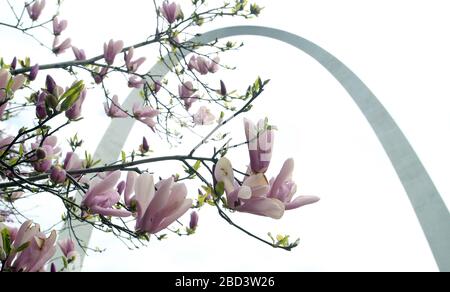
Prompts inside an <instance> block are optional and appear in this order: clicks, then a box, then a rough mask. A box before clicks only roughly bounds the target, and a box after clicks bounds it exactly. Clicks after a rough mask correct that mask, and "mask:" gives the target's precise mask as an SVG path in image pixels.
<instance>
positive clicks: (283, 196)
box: [214, 157, 319, 219]
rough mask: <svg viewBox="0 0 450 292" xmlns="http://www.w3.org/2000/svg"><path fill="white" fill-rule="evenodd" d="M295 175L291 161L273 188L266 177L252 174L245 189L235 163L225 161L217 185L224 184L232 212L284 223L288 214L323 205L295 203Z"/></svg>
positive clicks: (218, 170)
mask: <svg viewBox="0 0 450 292" xmlns="http://www.w3.org/2000/svg"><path fill="white" fill-rule="evenodd" d="M292 171H293V160H292V159H289V160H287V161H286V163H285V166H284V167H283V169H282V171H281V172H280V174H279V175H278V177H277V178H276V179H274V180H272V183H271V184H270V185H269V183H268V181H267V179H266V177H265V175H264V174H263V173H258V174H252V175H250V176H248V177H246V178H245V180H244V182H243V183H242V185H239V184H238V183H237V182H236V181H235V178H234V172H233V167H232V165H231V162H230V161H229V160H228V159H227V158H225V157H223V158H222V159H220V160H219V162H218V163H217V164H216V167H215V171H214V176H215V178H216V180H217V182H222V183H223V184H224V188H225V192H226V194H227V201H228V207H229V208H231V209H234V210H236V211H239V212H246V213H251V214H255V215H260V216H266V217H270V218H273V219H280V218H281V217H283V215H284V212H285V210H291V209H295V208H299V207H301V206H305V205H308V204H312V203H315V202H317V201H319V198H317V197H314V196H300V197H298V198H297V199H295V200H294V201H292V198H293V195H294V194H295V192H296V186H295V183H294V182H293V181H292V180H291V177H292Z"/></svg>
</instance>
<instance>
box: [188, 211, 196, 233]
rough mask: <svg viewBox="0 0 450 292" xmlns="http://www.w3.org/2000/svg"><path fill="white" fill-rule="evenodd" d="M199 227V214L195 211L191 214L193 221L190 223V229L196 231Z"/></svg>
mask: <svg viewBox="0 0 450 292" xmlns="http://www.w3.org/2000/svg"><path fill="white" fill-rule="evenodd" d="M197 226H198V213H197V212H195V211H194V212H192V213H191V221H190V222H189V228H190V229H192V230H195V229H196V228H197Z"/></svg>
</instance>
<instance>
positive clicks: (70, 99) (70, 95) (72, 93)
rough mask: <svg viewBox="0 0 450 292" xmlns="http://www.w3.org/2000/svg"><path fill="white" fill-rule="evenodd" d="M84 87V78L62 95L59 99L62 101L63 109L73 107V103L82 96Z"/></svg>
mask: <svg viewBox="0 0 450 292" xmlns="http://www.w3.org/2000/svg"><path fill="white" fill-rule="evenodd" d="M83 89H84V83H83V80H81V81H78V82H77V83H75V84H74V85H73V86H72V87H71V88H69V89H68V90H67V91H66V92H64V94H63V95H62V96H61V97H60V99H59V101H62V104H61V111H66V110H68V109H69V108H71V107H72V105H73V104H74V103H75V102H77V100H78V98H79V97H80V94H81V92H82V91H83Z"/></svg>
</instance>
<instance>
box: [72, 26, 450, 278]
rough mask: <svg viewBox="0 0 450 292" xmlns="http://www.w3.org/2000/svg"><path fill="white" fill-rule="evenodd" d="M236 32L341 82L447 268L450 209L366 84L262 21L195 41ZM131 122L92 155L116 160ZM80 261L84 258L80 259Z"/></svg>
mask: <svg viewBox="0 0 450 292" xmlns="http://www.w3.org/2000/svg"><path fill="white" fill-rule="evenodd" d="M240 35H252V36H263V37H268V38H272V39H276V40H279V41H282V42H284V43H287V44H290V45H292V46H294V47H296V48H297V49H299V50H301V51H303V52H305V53H306V54H308V55H310V56H311V57H312V58H314V59H315V60H317V61H318V62H319V63H320V64H321V65H322V66H323V67H325V68H326V69H327V70H328V71H329V72H330V73H331V74H332V75H333V76H334V77H335V78H336V79H337V80H338V81H339V83H340V84H341V85H342V86H343V87H344V88H345V89H346V90H347V92H348V93H349V94H350V96H351V97H352V98H353V100H354V102H355V103H356V104H357V105H358V107H359V109H360V110H361V112H362V114H363V115H364V116H365V118H366V119H367V121H368V122H369V124H370V125H371V127H372V129H373V130H374V132H375V134H376V135H377V137H378V139H379V141H380V143H381V144H382V146H383V148H384V150H385V151H386V154H387V155H388V157H389V159H390V161H391V163H392V165H393V166H394V168H395V171H396V172H397V174H398V177H399V178H400V181H401V183H402V185H403V187H404V189H405V191H406V193H407V194H408V197H409V199H410V201H411V204H412V207H413V208H414V211H415V213H416V215H417V218H418V219H419V222H420V225H421V226H422V230H423V232H424V234H425V236H426V238H427V240H428V243H429V245H430V248H431V250H432V252H433V255H434V258H435V260H436V262H437V264H438V266H439V269H440V270H441V271H450V213H449V211H448V209H447V207H446V205H445V203H444V201H443V200H442V198H441V196H440V194H439V192H438V190H437V189H436V187H435V186H434V184H433V181H432V180H431V178H430V176H429V175H428V173H427V171H426V170H425V168H424V166H423V165H422V163H421V161H420V159H419V157H418V156H417V154H416V153H415V151H414V150H413V148H412V147H411V145H410V144H409V142H408V140H407V139H406V137H405V135H404V134H403V133H402V131H401V130H400V128H399V127H398V125H397V124H396V123H395V121H394V120H393V118H392V117H391V116H390V114H389V113H388V112H387V110H386V109H385V108H384V106H383V105H382V104H381V103H380V102H379V101H378V99H377V98H376V96H375V95H374V94H373V93H372V92H371V91H370V89H369V88H368V87H367V86H366V85H365V84H364V83H363V82H362V81H361V80H360V79H359V78H358V77H357V76H356V75H355V74H354V73H353V72H352V71H351V70H350V69H349V68H348V67H347V66H345V65H344V64H343V63H342V62H341V61H339V60H338V59H337V58H336V57H334V56H333V55H331V54H330V53H328V52H327V51H325V50H324V49H322V48H321V47H319V46H317V45H316V44H314V43H312V42H310V41H308V40H306V39H304V38H302V37H299V36H297V35H294V34H292V33H289V32H286V31H283V30H279V29H274V28H268V27H260V26H234V27H227V28H221V29H217V30H213V31H210V32H207V33H205V34H202V35H201V36H199V37H196V38H194V39H193V41H199V42H210V41H213V40H215V39H221V38H227V37H231V36H240ZM170 60H172V62H174V63H175V64H176V59H175V58H173V56H170V55H168V56H166V61H168V62H167V63H171V62H170ZM168 71H169V69H168V68H166V67H165V66H164V65H163V64H162V63H159V64H156V65H155V66H154V67H153V68H152V70H151V71H150V72H151V73H152V74H154V75H159V76H165V75H166V74H167V73H168ZM137 100H139V94H138V91H133V92H132V93H131V94H130V95H129V97H128V98H127V100H126V101H125V103H124V106H125V107H126V108H129V107H130V106H131V105H132V104H133V103H134V102H135V101H137ZM133 124H134V121H133V120H127V121H123V120H122V121H112V122H111V125H110V126H109V128H108V130H107V131H106V133H105V135H104V137H103V139H102V140H101V142H100V144H99V146H98V148H97V151H96V156H97V157H102V159H103V161H106V162H107V161H115V160H116V159H117V157H119V155H120V151H121V149H122V147H123V145H124V143H125V141H126V139H127V137H128V134H129V132H130V131H131V128H132V126H133ZM78 231H79V232H80V234H81V237H82V238H83V239H84V241H85V242H88V241H89V239H90V236H91V233H92V229H91V227H90V226H88V225H86V226H85V227H83V228H82V230H78ZM81 254H83V253H81ZM82 261H83V258H82V259H81V263H82Z"/></svg>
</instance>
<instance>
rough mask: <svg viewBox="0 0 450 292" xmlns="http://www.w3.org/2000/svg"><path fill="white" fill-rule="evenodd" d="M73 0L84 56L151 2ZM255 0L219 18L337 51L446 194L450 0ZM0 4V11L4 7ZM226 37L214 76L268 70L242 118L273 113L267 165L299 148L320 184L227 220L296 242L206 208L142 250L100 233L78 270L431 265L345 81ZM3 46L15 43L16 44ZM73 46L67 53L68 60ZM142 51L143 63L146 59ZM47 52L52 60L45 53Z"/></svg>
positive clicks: (310, 177)
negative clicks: (288, 201) (285, 246)
mask: <svg viewBox="0 0 450 292" xmlns="http://www.w3.org/2000/svg"><path fill="white" fill-rule="evenodd" d="M81 2H83V1H80V0H78V1H74V0H66V1H65V3H64V8H63V10H62V18H65V19H68V20H69V29H68V31H67V34H66V35H70V36H71V37H72V39H73V42H74V43H75V44H76V45H77V46H78V47H82V48H85V49H86V50H87V52H88V54H95V55H97V54H98V53H100V52H101V47H102V44H103V42H104V41H106V40H109V39H110V38H112V37H114V38H115V39H124V40H125V41H126V43H127V44H132V43H134V42H136V41H139V40H140V39H142V37H143V36H147V35H149V34H150V33H152V32H153V31H154V21H153V16H152V15H153V12H152V3H151V2H152V1H149V0H128V1H126V2H124V1H120V2H119V1H107V0H97V1H95V2H94V1H86V0H85V1H84V2H83V4H82V5H81V4H80V3H81ZM93 2H94V3H93ZM116 2H117V3H116ZM181 2H182V3H183V2H184V3H186V0H183V1H181ZM258 2H259V3H260V4H261V5H262V6H265V7H266V9H265V10H264V13H263V14H262V15H261V17H260V18H259V19H257V20H251V21H240V20H237V19H228V20H224V21H221V22H220V23H219V24H218V26H228V25H236V24H247V23H248V24H253V25H263V26H270V27H276V28H281V29H284V30H288V31H290V32H293V33H296V34H298V35H300V36H302V37H305V38H307V39H309V40H311V41H313V42H314V43H316V44H318V45H320V46H322V47H323V48H324V49H326V50H328V51H330V52H331V53H332V54H333V55H335V56H336V57H338V58H339V59H340V60H341V61H343V62H344V63H345V64H346V65H347V66H348V67H349V68H350V69H352V70H353V71H354V72H355V73H356V74H357V75H358V76H359V77H360V78H361V79H362V80H363V82H364V83H366V85H368V87H369V88H370V89H371V90H372V91H373V92H374V93H375V95H376V96H377V97H378V98H379V99H380V101H381V102H382V103H383V104H384V105H385V107H386V108H387V110H388V111H389V112H390V113H391V114H392V116H393V117H394V119H395V120H396V122H397V123H398V124H399V125H400V127H401V129H402V130H403V131H404V133H405V135H406V136H407V137H408V139H409V141H410V142H411V144H412V146H413V147H414V149H415V150H416V152H417V153H418V155H419V157H420V158H421V160H422V162H423V164H424V165H425V167H426V169H427V170H428V172H429V174H430V175H431V177H432V179H433V181H434V183H435V184H436V186H437V188H438V190H439V191H440V193H441V195H442V196H443V198H444V200H445V201H446V203H447V205H448V204H449V202H450V196H449V193H450V180H449V179H448V165H450V154H449V151H448V149H450V138H449V137H450V107H449V105H450V102H449V98H448V97H449V93H450V88H449V86H448V84H449V83H448V80H447V76H448V68H450V56H449V55H448V52H449V51H450V41H449V39H448V37H447V36H448V33H449V31H448V27H450V19H449V18H448V15H447V11H448V8H449V6H450V4H448V1H444V0H442V1H437V0H433V1H430V0H428V1H425V0H420V1H419V0H414V1H411V0H409V1H406V0H398V1H387V0H379V1H367V0H366V1H361V0H341V1H332V0H328V1H325V0H315V1H269V0H261V1H258ZM2 5H3V3H2ZM0 11H1V12H0V15H3V14H4V13H6V12H5V11H6V10H4V9H2V10H0ZM2 18H3V17H0V19H2ZM100 23H101V24H100ZM208 28H211V26H208ZM0 35H1V36H2V44H3V47H1V48H0V55H2V56H5V57H11V56H13V54H18V55H25V54H29V52H30V48H31V47H30V46H31V45H33V46H34V43H32V42H29V41H26V39H22V38H20V39H19V38H17V36H14V35H13V34H11V33H10V32H6V31H4V28H2V29H1V31H0ZM5 39H6V40H7V41H5ZM234 39H235V40H243V41H244V42H245V44H246V46H245V47H244V48H243V49H242V50H241V51H240V52H239V53H231V54H228V55H226V56H224V57H223V61H224V62H225V63H227V64H230V65H237V66H238V71H235V72H221V73H220V75H219V77H221V78H224V80H226V81H227V84H229V85H228V86H229V87H230V88H233V87H235V88H238V89H242V88H244V87H245V85H247V84H248V83H250V82H252V81H253V80H254V78H255V77H256V76H258V75H260V76H261V77H262V78H266V79H267V78H270V79H272V82H271V83H270V85H269V87H268V89H267V91H266V92H265V93H264V95H263V97H262V99H261V100H260V101H259V103H258V105H257V106H256V107H255V109H254V111H252V112H251V113H250V114H249V115H248V116H249V117H252V118H254V119H257V118H259V117H264V116H269V117H270V120H271V123H273V124H275V125H277V126H278V127H279V129H280V131H279V132H278V133H277V137H276V139H277V140H276V144H275V153H274V159H273V163H272V165H271V169H270V170H269V175H275V174H276V173H277V172H278V171H279V169H280V167H281V165H282V163H283V161H284V160H285V159H286V158H288V157H294V158H295V160H296V162H297V164H296V171H295V179H296V181H297V183H298V185H299V194H313V195H318V196H320V197H321V198H322V200H321V202H319V203H318V204H315V205H313V206H308V207H305V208H302V209H298V210H295V211H289V212H287V214H286V215H285V217H284V218H283V219H282V220H279V221H274V220H271V219H267V218H261V217H256V216H253V215H248V214H233V218H235V219H236V221H238V222H239V223H241V224H242V225H243V226H245V227H247V228H248V229H250V230H252V231H254V232H255V233H257V234H260V235H262V236H264V235H265V234H266V233H267V232H269V231H270V232H272V233H283V234H290V235H291V236H292V237H293V238H297V237H300V238H301V240H302V241H301V245H300V247H299V248H297V249H296V250H295V251H293V252H291V253H286V252H283V251H279V250H272V249H270V248H269V247H266V246H264V245H261V244H259V243H258V242H256V241H255V240H253V239H250V238H248V237H246V236H244V235H243V234H242V233H240V232H239V231H237V230H235V229H233V228H231V227H230V226H228V225H227V224H226V223H225V222H223V221H222V220H221V219H220V218H218V216H217V215H216V213H215V212H214V210H213V209H210V210H208V209H204V210H202V211H201V213H200V228H199V230H198V232H197V234H196V235H195V236H193V237H189V238H175V237H171V238H170V240H166V241H163V242H156V241H154V242H151V243H150V245H149V246H148V247H146V248H142V249H140V250H138V251H129V250H128V249H127V248H126V247H124V246H123V245H122V244H120V243H114V244H111V243H110V242H111V237H109V236H105V235H103V234H95V235H94V238H93V240H92V244H93V245H95V246H99V247H107V248H108V249H107V251H106V252H105V253H103V254H101V255H92V256H90V257H88V258H87V260H86V262H85V267H84V270H86V271H99V270H114V271H117V270H133V271H204V270H208V271H274V270H276V271H436V270H437V267H436V264H435V263H434V260H433V257H432V255H431V252H430V250H429V248H428V245H427V242H426V240H425V237H424V236H423V234H422V231H421V230H420V226H419V224H418V221H417V219H416V217H415V215H414V212H413V210H412V208H411V206H410V204H409V201H408V199H407V196H406V194H405V192H404V190H403V188H402V186H401V184H400V182H399V180H398V179H397V176H396V174H395V172H394V170H393V168H392V166H391V164H390V162H389V160H388V158H387V156H386V155H385V153H384V151H383V149H382V147H381V145H380V144H379V142H378V141H377V139H376V137H375V135H374V134H373V132H372V130H371V129H370V127H369V125H368V123H367V122H366V121H365V120H364V117H363V116H362V115H361V114H360V113H359V111H358V109H357V107H356V106H355V105H354V104H353V102H352V100H351V98H350V97H349V96H348V94H347V93H346V92H345V90H344V89H343V88H341V87H340V85H339V84H338V82H337V81H335V80H334V79H333V78H332V77H331V76H330V75H329V73H327V72H326V71H325V69H323V68H322V67H321V66H320V65H319V64H317V63H316V62H315V61H314V60H312V59H311V58H310V57H308V56H306V55H304V54H302V53H299V52H298V51H297V50H296V49H293V48H290V47H288V46H287V45H284V44H281V43H278V42H276V41H273V40H266V39H259V38H255V37H240V38H234ZM6 43H9V44H12V43H14V44H17V46H16V45H14V46H13V48H12V46H5V45H4V44H6ZM20 44H22V45H20ZM32 54H33V56H36V57H35V58H38V57H39V58H45V51H43V50H40V49H39V48H37V49H35V47H33V51H32ZM71 57H72V55H71V54H66V55H64V56H63V57H62V59H64V58H71ZM7 59H8V58H7ZM149 59H150V60H151V61H150V62H149V64H148V65H149V66H150V65H151V63H152V62H153V58H152V56H149ZM41 60H42V59H41ZM47 61H50V60H48V57H47V59H44V61H42V62H41V63H46V62H47ZM116 90H117V92H116V93H118V94H120V95H121V96H122V97H125V96H126V95H127V93H128V90H125V89H123V88H122V89H121V88H117V89H116ZM102 102H103V99H102V98H101V96H94V95H90V96H89V100H88V102H87V106H86V107H85V108H86V109H87V110H86V111H85V113H86V115H92V116H93V117H96V116H97V113H99V112H101V111H102V108H101V106H102ZM103 120H104V121H102V120H98V119H96V127H95V129H93V128H92V126H91V125H92V120H91V122H89V119H86V120H85V121H84V122H82V123H81V124H80V125H79V127H78V129H77V130H78V131H80V132H81V133H84V134H85V135H87V137H89V139H87V144H86V145H87V146H88V147H89V148H90V150H91V151H93V150H94V149H95V146H96V144H97V143H98V140H99V137H100V136H101V134H102V133H103V130H104V129H105V128H106V126H107V122H108V120H107V119H103ZM235 125H236V126H234V125H230V128H229V129H236V130H233V132H232V133H233V135H234V136H235V137H236V138H237V140H242V139H243V130H242V127H241V124H240V121H237V123H236V124H235ZM143 131H145V132H144V133H143ZM143 134H145V135H147V136H150V137H151V135H150V134H149V132H148V129H146V128H145V127H136V129H135V131H134V132H133V135H132V137H131V138H130V145H131V147H132V146H135V145H137V143H138V141H139V140H140V139H141V137H142V135H143ZM153 144H154V145H153V147H154V148H155V149H156V150H158V151H160V152H157V153H163V152H164V149H163V148H164V147H163V146H159V145H157V144H158V143H157V141H154V142H153ZM155 144H156V145H155ZM165 151H166V152H167V151H168V150H165ZM173 151H176V150H173ZM180 151H181V150H180ZM230 157H231V158H232V160H234V161H236V164H238V166H239V167H240V168H242V167H243V166H244V165H245V162H246V161H247V156H246V153H244V152H237V153H231V156H230ZM239 163H242V164H241V165H239ZM158 167H161V166H158ZM154 171H157V172H158V174H159V173H160V172H161V173H162V174H163V175H164V174H168V173H169V172H168V171H170V169H167V167H164V166H163V167H161V168H157V169H156V168H155V169H154ZM192 194H193V195H195V190H192ZM58 215H59V214H55V216H56V217H57V216H58ZM184 221H185V222H186V221H187V219H184Z"/></svg>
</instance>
